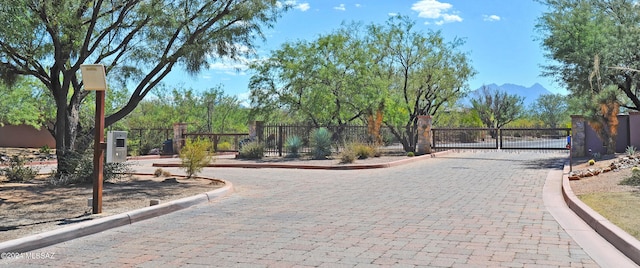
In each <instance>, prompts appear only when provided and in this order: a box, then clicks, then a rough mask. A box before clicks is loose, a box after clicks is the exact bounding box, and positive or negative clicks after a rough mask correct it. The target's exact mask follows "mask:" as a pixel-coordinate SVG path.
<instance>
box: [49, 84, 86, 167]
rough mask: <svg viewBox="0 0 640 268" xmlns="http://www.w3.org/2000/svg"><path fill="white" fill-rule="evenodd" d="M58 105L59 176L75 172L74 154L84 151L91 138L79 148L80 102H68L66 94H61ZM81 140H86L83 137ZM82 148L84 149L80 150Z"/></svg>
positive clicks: (56, 131) (57, 154)
mask: <svg viewBox="0 0 640 268" xmlns="http://www.w3.org/2000/svg"><path fill="white" fill-rule="evenodd" d="M56 105H57V107H58V109H57V111H56V112H57V114H56V124H55V139H56V157H57V160H58V166H57V173H58V174H57V176H60V175H62V174H69V173H73V172H75V168H76V164H77V163H75V161H73V160H74V157H73V156H72V154H74V153H75V152H82V151H83V150H86V149H87V148H88V145H86V144H90V142H91V139H90V138H89V139H88V141H85V142H83V144H85V145H84V146H82V147H83V148H79V147H78V146H77V145H78V144H77V140H78V136H79V132H80V131H79V129H80V125H79V122H80V114H79V112H80V103H79V102H78V103H71V104H68V103H67V98H66V95H63V94H59V95H58V98H56ZM81 140H86V138H82V139H81ZM78 149H82V151H78Z"/></svg>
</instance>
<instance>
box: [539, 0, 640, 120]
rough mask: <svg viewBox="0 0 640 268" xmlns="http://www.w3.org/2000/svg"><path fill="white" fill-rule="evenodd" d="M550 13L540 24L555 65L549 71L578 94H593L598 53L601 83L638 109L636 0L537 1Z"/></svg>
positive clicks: (639, 19)
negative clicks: (613, 88)
mask: <svg viewBox="0 0 640 268" xmlns="http://www.w3.org/2000/svg"><path fill="white" fill-rule="evenodd" d="M538 2H540V3H542V4H544V5H546V6H547V7H548V8H547V10H548V11H547V12H545V13H543V15H542V16H541V17H540V18H539V22H538V24H537V26H536V28H537V30H538V31H539V32H540V34H541V35H542V36H541V41H542V45H543V47H544V48H545V49H546V50H547V54H546V57H547V58H549V59H552V60H553V62H555V64H553V65H549V66H546V72H545V74H546V75H548V76H554V77H556V78H557V79H558V80H559V81H561V82H563V83H564V84H565V85H566V86H567V88H568V89H569V90H571V92H573V93H575V94H577V95H592V93H593V92H592V87H591V86H590V81H591V79H590V78H589V77H590V75H591V72H592V70H593V69H594V61H593V59H594V58H595V57H596V56H598V57H599V58H600V60H599V61H600V66H601V67H599V69H600V70H599V71H600V72H601V77H602V81H601V82H602V84H603V85H612V86H615V87H616V88H617V90H618V91H619V92H620V93H622V95H623V96H624V97H625V98H626V100H623V101H622V105H623V107H626V108H629V109H633V110H638V108H639V107H640V99H639V96H640V95H639V93H640V91H638V88H639V87H638V85H640V76H638V73H637V72H635V71H633V70H638V69H640V61H638V58H640V43H639V42H637V40H639V39H640V27H638V24H639V23H640V5H638V4H637V1H634V0H538Z"/></svg>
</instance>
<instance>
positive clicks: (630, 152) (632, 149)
mask: <svg viewBox="0 0 640 268" xmlns="http://www.w3.org/2000/svg"><path fill="white" fill-rule="evenodd" d="M625 152H626V153H627V155H628V156H634V155H635V154H636V147H635V146H633V145H629V146H627V149H626V150H625Z"/></svg>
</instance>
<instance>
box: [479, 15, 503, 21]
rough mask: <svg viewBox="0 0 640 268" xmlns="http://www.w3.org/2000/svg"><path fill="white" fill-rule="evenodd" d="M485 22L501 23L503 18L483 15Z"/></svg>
mask: <svg viewBox="0 0 640 268" xmlns="http://www.w3.org/2000/svg"><path fill="white" fill-rule="evenodd" d="M482 17H483V18H484V21H499V20H500V19H501V18H500V16H498V15H482Z"/></svg>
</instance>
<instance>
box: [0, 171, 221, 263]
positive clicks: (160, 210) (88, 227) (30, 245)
mask: <svg viewBox="0 0 640 268" xmlns="http://www.w3.org/2000/svg"><path fill="white" fill-rule="evenodd" d="M145 175H150V174H145ZM198 178H203V177H198ZM203 179H209V178H203ZM216 180H218V179H216ZM219 181H222V182H224V183H225V186H223V187H222V188H218V189H215V190H213V191H209V192H206V193H202V194H198V195H195V196H190V197H185V198H181V199H178V200H174V201H170V202H167V203H162V204H159V205H156V206H151V207H144V208H140V209H136V210H132V211H129V212H124V213H120V214H116V215H112V216H107V217H104V218H99V219H95V220H90V221H85V222H80V223H76V224H73V225H70V226H67V227H62V228H59V229H55V230H52V231H48V232H44V233H39V234H35V235H31V236H27V237H23V238H18V239H14V240H9V241H5V242H2V243H0V253H6V252H19V253H22V252H27V251H31V250H35V249H39V248H43V247H46V246H50V245H54V244H58V243H61V242H65V241H69V240H72V239H75V238H79V237H83V236H87V235H91V234H95V233H99V232H102V231H105V230H108V229H112V228H116V227H120V226H123V225H128V224H133V223H135V222H139V221H143V220H146V219H150V218H153V217H157V216H161V215H165V214H168V213H171V212H174V211H178V210H181V209H184V208H188V207H191V206H193V205H197V204H201V203H205V202H211V201H213V200H215V199H217V198H220V197H223V196H226V195H228V194H230V193H232V192H233V191H234V188H233V184H232V183H231V182H228V181H224V180H219Z"/></svg>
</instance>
